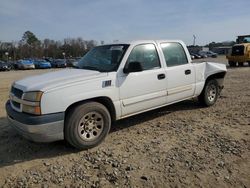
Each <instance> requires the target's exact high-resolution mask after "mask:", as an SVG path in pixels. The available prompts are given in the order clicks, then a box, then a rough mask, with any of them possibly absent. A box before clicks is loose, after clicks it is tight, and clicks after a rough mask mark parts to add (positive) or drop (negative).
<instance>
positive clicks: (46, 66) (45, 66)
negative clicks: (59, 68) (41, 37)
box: [33, 59, 52, 69]
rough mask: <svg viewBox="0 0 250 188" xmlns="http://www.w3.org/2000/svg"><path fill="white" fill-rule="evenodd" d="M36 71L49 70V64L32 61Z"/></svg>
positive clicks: (43, 61) (42, 61) (41, 61)
mask: <svg viewBox="0 0 250 188" xmlns="http://www.w3.org/2000/svg"><path fill="white" fill-rule="evenodd" d="M33 62H34V65H35V68H36V69H49V68H51V67H52V66H51V63H50V62H48V61H45V60H42V59H41V60H40V59H38V60H33Z"/></svg>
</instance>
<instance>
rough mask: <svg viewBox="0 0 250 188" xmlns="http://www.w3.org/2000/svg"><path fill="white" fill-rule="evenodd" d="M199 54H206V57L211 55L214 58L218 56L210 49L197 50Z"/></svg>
mask: <svg viewBox="0 0 250 188" xmlns="http://www.w3.org/2000/svg"><path fill="white" fill-rule="evenodd" d="M199 55H200V56H207V57H213V58H216V57H217V56H218V54H217V53H214V52H212V51H200V52H199Z"/></svg>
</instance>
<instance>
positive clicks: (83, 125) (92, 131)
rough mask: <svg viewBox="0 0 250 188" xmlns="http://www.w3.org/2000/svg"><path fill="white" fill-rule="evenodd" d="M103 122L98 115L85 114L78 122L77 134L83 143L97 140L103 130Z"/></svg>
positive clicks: (93, 113) (95, 113) (94, 113)
mask: <svg viewBox="0 0 250 188" xmlns="http://www.w3.org/2000/svg"><path fill="white" fill-rule="evenodd" d="M103 127H104V120H103V117H102V115H101V114H100V113H98V112H90V113H87V114H85V115H84V116H83V117H82V119H81V120H80V122H79V125H78V134H79V135H80V137H81V138H82V139H83V140H85V141H92V140H95V139H96V138H98V137H99V136H100V134H101V132H102V130H103Z"/></svg>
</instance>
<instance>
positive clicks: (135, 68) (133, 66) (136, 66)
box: [123, 61, 143, 74]
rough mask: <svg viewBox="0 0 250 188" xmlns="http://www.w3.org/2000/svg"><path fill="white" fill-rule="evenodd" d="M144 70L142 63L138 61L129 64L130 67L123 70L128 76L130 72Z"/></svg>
mask: <svg viewBox="0 0 250 188" xmlns="http://www.w3.org/2000/svg"><path fill="white" fill-rule="evenodd" d="M142 70H143V69H142V66H141V63H140V62H137V61H133V62H129V64H128V67H125V68H124V69H123V72H124V73H125V74H128V73H130V72H141V71H142Z"/></svg>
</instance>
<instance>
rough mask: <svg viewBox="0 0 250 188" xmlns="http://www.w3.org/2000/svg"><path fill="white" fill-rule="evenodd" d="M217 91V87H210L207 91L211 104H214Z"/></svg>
mask: <svg viewBox="0 0 250 188" xmlns="http://www.w3.org/2000/svg"><path fill="white" fill-rule="evenodd" d="M216 94H217V89H216V86H215V85H210V86H209V87H208V90H207V98H208V100H209V101H210V102H213V101H214V100H215V98H216Z"/></svg>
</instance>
